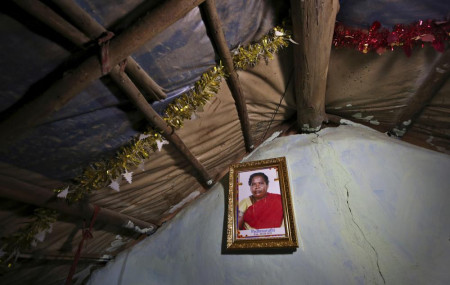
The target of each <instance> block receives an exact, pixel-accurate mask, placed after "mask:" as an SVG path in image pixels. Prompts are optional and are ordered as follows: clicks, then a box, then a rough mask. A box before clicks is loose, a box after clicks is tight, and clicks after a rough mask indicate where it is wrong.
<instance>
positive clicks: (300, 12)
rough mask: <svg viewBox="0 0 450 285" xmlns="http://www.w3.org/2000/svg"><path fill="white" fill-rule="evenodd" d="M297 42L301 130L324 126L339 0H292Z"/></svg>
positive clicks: (298, 119) (295, 57) (295, 75)
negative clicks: (326, 94)
mask: <svg viewBox="0 0 450 285" xmlns="http://www.w3.org/2000/svg"><path fill="white" fill-rule="evenodd" d="M291 9H292V24H293V39H294V41H296V42H298V43H299V44H298V45H294V48H293V50H294V67H295V71H294V92H295V98H296V99H297V123H298V127H299V131H301V132H316V131H318V130H320V128H321V126H322V122H323V121H324V120H325V119H326V116H325V92H326V85H327V73H328V64H329V60H330V52H331V43H332V38H333V31H334V25H335V22H336V14H337V12H338V10H339V1H338V0H327V1H318V0H308V1H304V0H291Z"/></svg>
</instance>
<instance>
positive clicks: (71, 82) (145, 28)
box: [0, 0, 204, 141]
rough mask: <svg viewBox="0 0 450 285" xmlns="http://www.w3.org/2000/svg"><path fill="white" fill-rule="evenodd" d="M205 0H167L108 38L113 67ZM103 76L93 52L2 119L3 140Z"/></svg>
mask: <svg viewBox="0 0 450 285" xmlns="http://www.w3.org/2000/svg"><path fill="white" fill-rule="evenodd" d="M203 1H204V0H167V1H163V2H161V4H159V5H158V6H156V7H155V8H154V9H153V10H151V11H149V12H148V13H147V14H146V15H145V16H143V17H142V18H141V19H140V20H138V21H137V22H136V23H135V24H133V25H132V26H130V27H129V29H128V30H127V31H125V32H123V33H121V34H120V35H118V36H116V37H114V38H112V39H111V41H110V44H109V51H110V63H111V66H116V65H117V64H118V63H119V62H121V61H123V60H124V59H126V58H127V57H128V56H129V55H130V54H131V53H133V52H134V51H136V50H137V49H138V48H139V47H141V46H142V45H144V44H145V43H146V42H148V41H149V40H151V39H152V38H153V37H155V36H156V35H157V34H159V33H160V32H162V31H164V30H165V29H166V28H167V27H169V26H170V25H171V24H173V23H175V22H176V21H177V20H179V19H181V18H182V17H183V16H184V15H186V14H187V13H188V12H189V11H191V10H192V9H193V8H195V7H197V6H198V5H199V4H201V3H202V2H203ZM101 76H102V70H101V63H100V62H99V60H98V56H97V55H92V56H90V57H89V58H87V59H86V60H85V61H83V62H81V63H80V65H78V67H76V68H75V69H73V70H71V71H70V72H66V73H65V74H64V75H63V77H62V78H61V79H59V80H57V81H56V82H55V83H54V84H53V85H52V86H51V87H50V88H48V89H47V90H46V91H45V92H44V93H43V94H41V95H40V96H38V97H36V98H35V99H34V100H32V101H30V102H28V104H26V105H24V106H23V107H22V108H21V109H19V110H18V111H17V112H16V113H14V114H13V115H11V116H10V117H9V118H8V119H6V120H5V121H3V122H2V123H1V125H0V132H1V133H2V134H3V136H4V138H5V141H7V140H10V141H14V139H15V137H14V135H17V134H19V133H20V131H21V130H22V129H26V128H31V127H33V126H36V125H38V124H40V123H42V122H43V121H44V120H45V119H46V118H47V117H48V116H50V115H51V114H52V113H53V112H55V111H57V110H59V109H61V108H62V107H63V106H64V105H65V104H66V103H67V102H69V101H70V100H71V99H72V98H73V97H74V96H76V95H77V94H78V93H79V92H81V91H82V90H84V89H85V88H86V87H87V86H88V85H89V84H91V83H92V82H93V81H94V80H96V79H98V78H100V77H101Z"/></svg>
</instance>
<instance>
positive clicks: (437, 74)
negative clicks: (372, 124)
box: [390, 50, 450, 137]
mask: <svg viewBox="0 0 450 285" xmlns="http://www.w3.org/2000/svg"><path fill="white" fill-rule="evenodd" d="M448 78H450V50H446V51H445V52H444V53H442V54H440V55H439V58H438V60H437V61H436V63H435V64H434V65H433V67H432V68H431V69H430V71H429V73H428V75H427V77H426V78H425V79H424V81H423V82H422V84H421V85H420V87H419V88H418V89H417V91H416V92H415V93H414V95H413V96H412V97H411V98H410V99H409V101H408V103H407V104H406V107H405V108H404V109H403V110H402V112H401V114H400V115H399V116H398V119H397V121H396V123H395V126H396V127H395V128H394V129H393V130H392V131H391V132H390V133H392V134H394V135H396V136H399V137H401V136H403V135H404V134H405V133H406V132H407V131H408V129H409V128H410V127H411V125H412V124H413V123H414V121H415V120H416V119H417V118H418V117H419V116H420V114H421V113H422V111H423V110H424V109H425V107H426V106H427V105H428V104H429V103H430V102H431V100H432V99H433V97H434V96H435V95H436V94H437V93H438V92H439V90H440V89H441V88H442V86H443V85H444V83H445V82H446V81H447V79H448Z"/></svg>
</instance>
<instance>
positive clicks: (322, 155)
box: [311, 133, 386, 284]
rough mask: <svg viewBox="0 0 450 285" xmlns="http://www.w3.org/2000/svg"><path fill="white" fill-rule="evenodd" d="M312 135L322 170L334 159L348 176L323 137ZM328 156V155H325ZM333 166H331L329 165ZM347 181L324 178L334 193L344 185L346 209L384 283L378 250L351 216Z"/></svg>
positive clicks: (336, 164) (336, 165)
mask: <svg viewBox="0 0 450 285" xmlns="http://www.w3.org/2000/svg"><path fill="white" fill-rule="evenodd" d="M314 135H316V137H314V138H313V139H312V140H311V142H312V143H314V144H316V145H317V147H315V148H314V150H315V154H316V155H317V158H318V161H319V165H320V167H321V168H322V169H323V170H324V172H326V170H327V169H328V168H329V166H330V164H333V161H332V160H331V159H333V160H334V161H335V163H334V164H335V167H339V168H341V169H342V171H343V172H345V173H346V175H347V176H350V174H349V173H348V172H347V170H346V168H345V167H344V166H343V165H341V164H340V162H339V158H338V157H336V155H335V152H334V149H333V147H332V146H330V145H327V144H326V143H324V141H323V137H321V136H319V134H318V133H314ZM319 147H322V148H323V149H322V150H319ZM324 150H325V153H323V151H324ZM327 156H330V157H327ZM323 160H326V161H327V163H326V164H324V163H323ZM331 167H333V166H331ZM347 179H350V180H347V181H345V182H344V181H341V183H342V184H341V183H339V181H334V183H332V181H331V180H333V179H330V177H328V179H326V180H325V183H326V184H327V186H328V188H329V189H330V190H332V189H335V190H336V191H333V192H335V193H337V190H338V189H336V187H342V186H340V185H344V188H345V190H346V194H347V198H346V203H347V209H348V211H349V213H350V216H351V223H352V224H354V225H355V226H356V228H357V229H358V231H359V232H360V234H361V235H362V237H363V239H364V240H365V242H366V243H367V244H368V245H369V246H370V248H372V250H373V252H374V253H375V261H376V265H377V270H378V274H379V276H380V277H381V279H382V280H383V283H384V284H386V279H385V278H384V275H383V273H382V272H381V268H380V264H379V256H378V252H377V250H376V249H375V247H374V246H373V244H372V243H371V242H370V241H369V240H368V239H367V237H366V235H365V234H364V232H363V230H362V228H361V227H360V226H359V225H358V223H357V222H356V220H355V217H354V216H353V212H352V209H351V207H350V202H349V197H350V192H349V189H348V184H349V183H350V182H351V178H350V177H347ZM335 206H336V207H337V208H339V206H338V205H337V204H336V202H335ZM364 278H365V279H366V276H365V274H364Z"/></svg>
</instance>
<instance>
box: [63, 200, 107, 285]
mask: <svg viewBox="0 0 450 285" xmlns="http://www.w3.org/2000/svg"><path fill="white" fill-rule="evenodd" d="M99 211H100V207H99V206H97V205H95V208H94V213H93V214H92V219H91V224H90V225H89V228H86V227H83V229H82V238H81V241H80V244H79V245H78V249H77V252H76V253H75V258H74V260H73V263H72V267H70V271H69V275H68V276H67V279H66V283H65V285H70V284H72V278H73V275H74V274H75V270H76V269H77V265H78V260H79V259H80V256H81V249H82V248H83V244H84V241H85V240H87V239H90V238H93V235H92V227H93V226H94V222H95V219H96V218H97V214H98V212H99Z"/></svg>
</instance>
